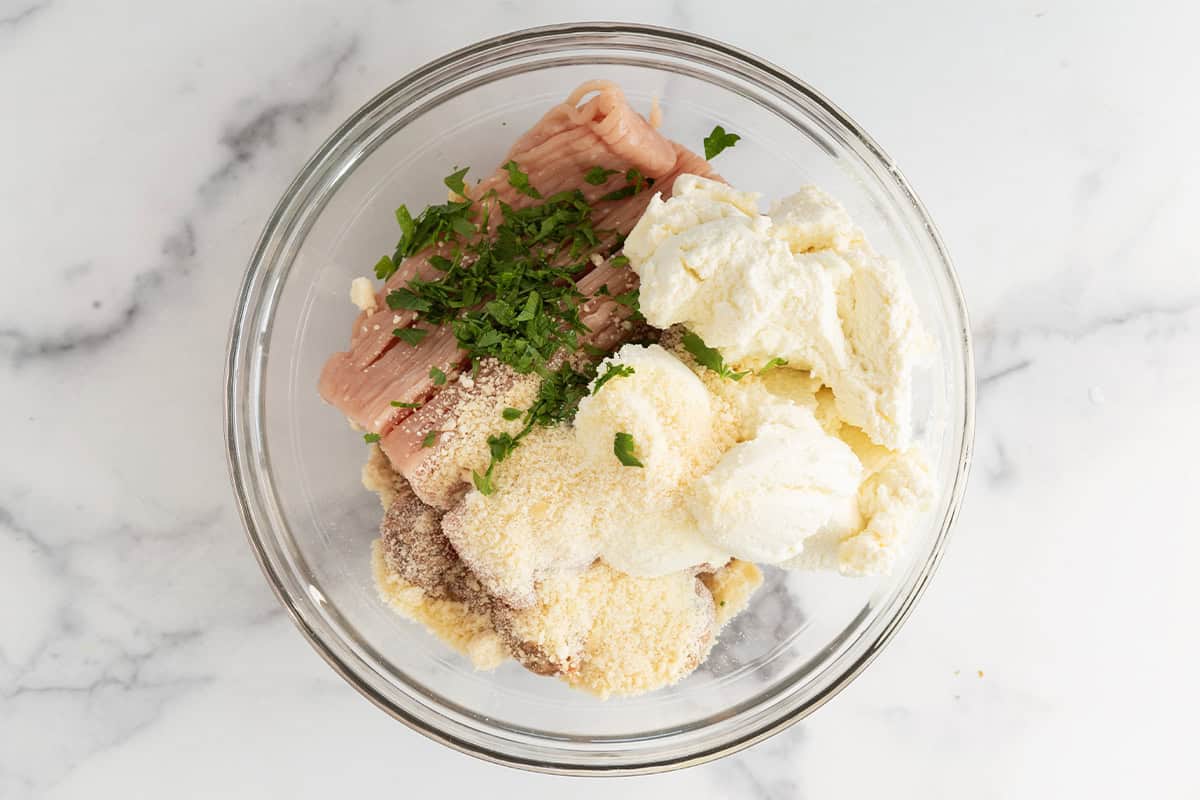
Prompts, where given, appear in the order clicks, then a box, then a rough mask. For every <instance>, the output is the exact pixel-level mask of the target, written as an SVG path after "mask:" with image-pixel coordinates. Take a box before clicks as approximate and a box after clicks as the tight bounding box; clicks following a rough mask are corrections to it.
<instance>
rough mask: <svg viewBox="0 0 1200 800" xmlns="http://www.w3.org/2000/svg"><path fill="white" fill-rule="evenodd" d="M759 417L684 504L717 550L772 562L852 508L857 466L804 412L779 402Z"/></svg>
mask: <svg viewBox="0 0 1200 800" xmlns="http://www.w3.org/2000/svg"><path fill="white" fill-rule="evenodd" d="M760 419H761V422H760V424H759V425H758V430H757V431H756V433H755V435H754V438H752V439H749V440H748V441H744V442H742V443H740V444H737V445H734V446H733V447H732V448H731V449H730V450H729V451H728V452H727V453H725V455H724V456H723V457H722V458H721V460H720V461H719V462H718V463H717V465H716V467H714V468H713V469H712V470H711V471H710V472H709V473H708V474H706V475H705V476H704V477H702V478H700V479H699V480H698V481H696V482H695V484H693V486H692V489H691V491H690V493H689V495H688V499H687V507H688V510H689V511H691V512H692V516H693V517H695V519H696V523H697V525H698V526H699V529H700V532H701V533H702V534H703V535H704V537H705V538H706V539H708V540H709V542H711V543H712V544H713V545H714V546H715V547H718V548H720V549H722V550H724V551H726V552H728V553H730V554H732V555H733V556H735V557H737V558H741V559H745V560H747V561H755V562H759V563H767V564H777V563H779V562H781V561H785V560H787V559H790V558H793V557H794V556H796V555H797V554H798V553H800V552H801V551H802V550H803V549H804V541H805V540H806V539H807V538H809V537H810V536H813V535H815V534H817V533H819V532H820V531H821V530H822V529H823V528H825V527H826V526H827V525H829V524H830V523H831V522H832V521H834V520H836V519H840V518H841V517H844V516H845V515H846V514H847V513H848V512H847V509H852V508H853V505H854V500H855V494H856V492H857V491H858V487H859V483H860V481H861V480H862V465H861V464H860V463H859V461H858V458H857V457H856V456H855V455H854V453H853V451H851V450H850V448H849V447H847V446H846V444H845V443H843V442H842V441H841V440H840V439H838V438H836V437H834V436H830V435H829V434H827V433H826V432H825V431H824V430H823V429H822V428H821V425H820V423H819V422H817V419H816V417H815V416H813V412H812V411H811V410H810V409H809V408H807V407H804V406H798V405H793V404H776V405H773V406H772V407H771V408H770V409H762V410H760Z"/></svg>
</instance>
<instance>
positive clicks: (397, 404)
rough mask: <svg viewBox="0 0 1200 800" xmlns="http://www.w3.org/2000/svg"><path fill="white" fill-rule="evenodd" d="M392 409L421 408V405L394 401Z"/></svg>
mask: <svg viewBox="0 0 1200 800" xmlns="http://www.w3.org/2000/svg"><path fill="white" fill-rule="evenodd" d="M391 405H392V408H420V407H421V404H420V403H402V402H400V401H399V400H393V401H392V404H391Z"/></svg>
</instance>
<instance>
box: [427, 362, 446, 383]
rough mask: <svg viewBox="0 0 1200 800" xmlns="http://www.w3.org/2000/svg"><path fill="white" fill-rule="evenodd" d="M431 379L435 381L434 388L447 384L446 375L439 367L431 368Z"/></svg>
mask: <svg viewBox="0 0 1200 800" xmlns="http://www.w3.org/2000/svg"><path fill="white" fill-rule="evenodd" d="M429 379H430V380H432V381H433V385H434V386H441V385H442V384H444V383H445V382H446V373H444V372H442V371H441V370H440V369H438V368H437V367H430V368H429Z"/></svg>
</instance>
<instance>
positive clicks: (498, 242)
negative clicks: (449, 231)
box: [387, 191, 601, 376]
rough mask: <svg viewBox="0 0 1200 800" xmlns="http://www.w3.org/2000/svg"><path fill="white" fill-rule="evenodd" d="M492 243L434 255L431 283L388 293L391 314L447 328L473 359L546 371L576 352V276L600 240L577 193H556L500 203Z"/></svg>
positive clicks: (489, 239) (519, 369)
mask: <svg viewBox="0 0 1200 800" xmlns="http://www.w3.org/2000/svg"><path fill="white" fill-rule="evenodd" d="M498 205H499V208H500V211H501V214H502V219H501V222H500V224H499V225H498V226H497V227H496V228H495V236H494V237H486V238H480V239H477V240H474V241H471V242H469V243H465V244H464V246H463V250H462V252H460V253H458V254H457V255H456V256H455V257H454V258H453V259H450V258H446V257H445V256H434V257H431V258H430V263H431V264H432V265H433V266H434V267H435V268H437V269H439V270H440V271H441V272H442V275H440V276H438V277H437V279H435V280H421V279H413V280H410V281H409V282H408V284H407V285H406V286H404V287H402V288H399V289H396V290H394V291H392V292H389V293H388V296H387V303H388V306H389V307H390V308H393V309H407V310H410V311H413V312H415V313H416V314H417V316H418V318H419V319H421V320H422V321H424V322H426V323H428V324H430V325H435V326H439V325H449V327H450V329H451V330H452V331H453V333H454V335H455V338H456V339H457V341H458V345H459V347H461V348H462V349H463V350H465V351H466V352H467V354H468V355H469V356H470V357H471V358H472V359H480V358H487V357H491V358H495V359H497V360H498V361H500V362H502V363H504V364H507V365H509V366H511V367H513V368H514V369H515V370H516V371H517V372H520V373H524V374H528V373H530V372H537V373H538V374H542V375H543V376H544V373H545V372H546V369H547V368H546V364H547V362H549V360H550V359H551V358H552V357H553V356H554V355H555V354H556V353H557V352H559V351H560V350H566V351H567V352H571V351H574V350H576V349H578V347H579V336H580V334H583V333H586V332H587V327H586V326H585V325H584V324H583V322H582V321H581V320H580V318H579V305H580V304H581V303H582V302H583V300H584V299H585V298H584V297H583V296H582V295H581V294H580V292H579V290H578V289H577V288H576V286H575V281H574V278H575V276H576V275H577V273H579V272H580V271H581V270H583V269H585V268H586V267H587V266H588V265H589V264H588V261H587V260H586V259H585V258H583V256H584V254H585V253H586V252H588V251H589V250H591V249H593V248H595V247H598V246H599V244H600V236H601V234H600V233H599V232H597V231H596V230H595V229H594V228H593V226H592V223H591V206H589V205H588V203H587V201H586V200H585V199H584V197H583V194H582V192H579V191H570V192H559V193H558V194H555V195H552V196H550V197H548V198H546V199H545V200H544V201H543V202H542V203H540V204H537V205H533V206H529V207H526V208H520V209H514V208H512V207H511V206H509V205H508V204H506V203H504V202H498Z"/></svg>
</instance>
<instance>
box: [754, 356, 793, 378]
mask: <svg viewBox="0 0 1200 800" xmlns="http://www.w3.org/2000/svg"><path fill="white" fill-rule="evenodd" d="M787 363H788V360H787V359H786V358H780V357H779V356H775V357H774V358H772V359H771V360H770V361H768V362H767V363H765V364H763V365H762V367H760V368H759V370H758V374H759V375H763V374H765V373H767V372H770V371H771V370H773V369H775V368H776V367H786V366H787Z"/></svg>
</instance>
